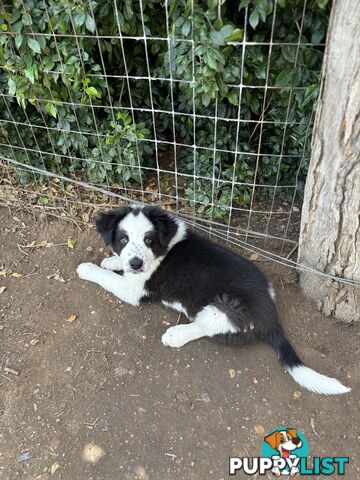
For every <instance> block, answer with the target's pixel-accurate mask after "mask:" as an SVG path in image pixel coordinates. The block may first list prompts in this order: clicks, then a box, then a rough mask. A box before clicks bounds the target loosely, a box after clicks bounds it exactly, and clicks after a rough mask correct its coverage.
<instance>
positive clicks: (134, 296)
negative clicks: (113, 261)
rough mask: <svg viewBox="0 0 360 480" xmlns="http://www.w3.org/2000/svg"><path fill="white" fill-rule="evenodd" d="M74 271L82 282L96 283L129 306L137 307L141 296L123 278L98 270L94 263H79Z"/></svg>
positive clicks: (107, 271) (101, 269)
mask: <svg viewBox="0 0 360 480" xmlns="http://www.w3.org/2000/svg"><path fill="white" fill-rule="evenodd" d="M76 271H77V273H78V275H79V277H80V278H82V279H83V280H88V281H89V282H94V283H97V284H98V285H100V287H102V288H104V289H105V290H107V291H108V292H110V293H112V294H113V295H115V296H116V297H117V298H119V299H120V300H122V301H124V302H126V303H130V304H131V305H135V306H137V305H139V301H140V298H141V294H140V292H139V291H138V290H137V289H136V288H134V286H133V285H131V283H130V282H128V281H127V280H126V278H125V277H123V276H121V275H118V274H116V273H114V272H110V271H109V270H105V269H103V268H100V267H98V266H97V265H95V264H94V263H81V264H80V265H79V266H78V268H77V270H76Z"/></svg>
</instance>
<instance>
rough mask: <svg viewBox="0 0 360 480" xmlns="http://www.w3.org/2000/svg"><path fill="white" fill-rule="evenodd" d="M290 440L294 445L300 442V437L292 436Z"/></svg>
mask: <svg viewBox="0 0 360 480" xmlns="http://www.w3.org/2000/svg"><path fill="white" fill-rule="evenodd" d="M292 442H293V444H294V445H299V443H300V442H301V440H300V438H293V439H292Z"/></svg>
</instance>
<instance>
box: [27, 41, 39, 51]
mask: <svg viewBox="0 0 360 480" xmlns="http://www.w3.org/2000/svg"><path fill="white" fill-rule="evenodd" d="M27 43H28V45H29V47H30V48H31V50H32V51H33V52H35V53H41V48H40V45H39V42H38V41H37V40H35V38H28V42H27Z"/></svg>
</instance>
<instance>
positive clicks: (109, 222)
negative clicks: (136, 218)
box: [96, 207, 131, 245]
mask: <svg viewBox="0 0 360 480" xmlns="http://www.w3.org/2000/svg"><path fill="white" fill-rule="evenodd" d="M130 212H131V208H130V207H120V208H118V209H116V210H111V211H110V212H105V213H101V214H100V215H99V216H98V217H97V219H96V230H97V231H98V232H99V233H100V235H101V236H102V238H103V240H104V242H105V243H106V245H109V244H111V243H112V241H113V238H114V232H115V229H116V226H117V224H118V223H119V222H120V221H121V220H122V219H123V218H125V217H126V215H127V214H128V213H130Z"/></svg>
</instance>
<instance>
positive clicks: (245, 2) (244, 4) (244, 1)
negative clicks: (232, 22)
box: [239, 0, 251, 11]
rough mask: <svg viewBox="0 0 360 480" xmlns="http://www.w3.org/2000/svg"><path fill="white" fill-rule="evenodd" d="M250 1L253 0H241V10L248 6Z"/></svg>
mask: <svg viewBox="0 0 360 480" xmlns="http://www.w3.org/2000/svg"><path fill="white" fill-rule="evenodd" d="M250 2H251V0H241V2H240V5H239V11H240V10H241V9H242V8H245V7H247V6H248V5H249V3H250Z"/></svg>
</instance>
